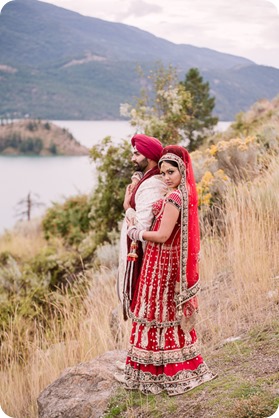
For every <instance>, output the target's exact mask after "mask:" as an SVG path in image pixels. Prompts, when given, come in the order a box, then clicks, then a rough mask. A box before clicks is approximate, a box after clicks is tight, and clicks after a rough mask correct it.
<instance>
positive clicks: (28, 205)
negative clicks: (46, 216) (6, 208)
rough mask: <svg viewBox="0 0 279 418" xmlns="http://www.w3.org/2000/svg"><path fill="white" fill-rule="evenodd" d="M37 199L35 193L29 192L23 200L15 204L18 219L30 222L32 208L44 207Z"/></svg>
mask: <svg viewBox="0 0 279 418" xmlns="http://www.w3.org/2000/svg"><path fill="white" fill-rule="evenodd" d="M38 197H39V195H38V194H37V193H31V192H29V193H28V195H27V196H26V197H25V198H24V199H21V200H20V201H19V202H18V203H17V208H16V216H17V217H19V218H20V220H23V219H26V220H27V221H31V214H32V211H33V208H35V207H40V206H45V204H44V203H42V202H40V201H39V200H38Z"/></svg>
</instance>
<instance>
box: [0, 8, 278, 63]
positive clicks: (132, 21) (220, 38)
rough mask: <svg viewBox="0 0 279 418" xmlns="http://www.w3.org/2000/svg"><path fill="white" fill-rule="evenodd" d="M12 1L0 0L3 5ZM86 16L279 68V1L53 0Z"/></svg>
mask: <svg viewBox="0 0 279 418" xmlns="http://www.w3.org/2000/svg"><path fill="white" fill-rule="evenodd" d="M5 3H7V1H1V0H0V8H2V6H3V5H4V4H5ZM47 3H52V4H55V5H57V6H61V7H64V8H65V9H70V10H73V11H76V12H79V13H80V14H82V15H85V16H93V17H98V18H101V19H104V20H107V21H111V22H120V23H125V24H127V25H132V26H136V27H138V28H139V29H143V30H146V31H148V32H150V33H152V34H154V35H156V36H158V37H160V38H164V39H167V40H169V41H172V42H175V43H181V44H190V45H194V46H200V47H207V48H211V49H215V50H217V51H221V52H226V53H230V54H234V55H239V56H243V57H246V58H249V59H251V60H253V61H255V62H256V63H257V64H263V65H269V66H273V67H277V68H279V0H233V1H226V0H211V1H209V0H171V1H170V0H118V1H116V0H53V1H48V2H47Z"/></svg>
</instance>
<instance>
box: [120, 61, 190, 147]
mask: <svg viewBox="0 0 279 418" xmlns="http://www.w3.org/2000/svg"><path fill="white" fill-rule="evenodd" d="M138 71H139V73H140V76H141V79H142V85H143V88H142V90H141V95H140V97H139V98H137V100H136V104H135V106H134V107H133V106H132V105H130V104H127V103H124V104H122V105H121V107H120V114H121V115H122V116H128V117H129V118H130V124H131V125H132V126H134V127H135V128H136V129H137V130H139V131H141V132H143V133H145V134H146V135H150V136H155V137H156V138H158V139H160V141H161V142H162V144H163V145H168V144H177V143H179V142H181V140H182V139H183V132H182V131H181V128H182V127H183V126H184V125H185V124H187V121H188V119H189V117H188V114H187V109H189V107H190V104H191V97H190V93H188V92H187V91H186V90H185V88H184V86H183V85H181V84H179V82H178V78H177V71H176V69H175V68H174V67H172V66H171V65H170V66H169V67H168V68H165V67H164V66H163V65H162V64H161V63H157V65H156V67H155V69H154V70H152V71H150V72H149V75H148V76H145V74H144V73H143V71H142V69H141V68H139V70H138Z"/></svg>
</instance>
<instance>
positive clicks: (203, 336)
mask: <svg viewBox="0 0 279 418" xmlns="http://www.w3.org/2000/svg"><path fill="white" fill-rule="evenodd" d="M278 185H279V165H278V164H277V165H276V164H275V165H274V167H273V172H271V173H269V174H266V175H265V176H263V177H262V178H261V180H258V181H257V182H254V183H249V184H247V183H246V184H242V185H239V186H238V187H237V189H232V190H231V192H230V194H229V195H228V197H227V201H226V214H225V215H224V216H225V233H224V235H222V236H220V235H218V234H217V233H216V234H214V233H212V231H211V232H210V233H209V232H208V233H207V234H205V236H204V238H203V242H202V261H201V280H202V287H203V290H202V292H201V294H200V298H199V300H200V321H199V324H198V326H197V331H198V335H199V336H200V340H201V343H202V353H203V354H205V357H206V356H207V355H208V354H210V352H211V351H212V350H213V349H214V348H216V346H219V345H220V344H222V342H223V341H224V340H225V339H227V338H229V337H237V336H239V335H242V334H244V333H246V332H247V331H249V330H250V329H251V328H253V327H254V326H255V324H257V325H258V326H259V324H260V326H262V327H263V328H264V327H265V326H266V325H267V324H268V323H272V320H273V318H274V317H275V315H276V313H275V307H276V303H275V302H277V304H278V299H279V296H278V287H276V285H278V274H279V259H278V254H279V239H278V232H279V231H278V225H279V210H278V209H279V207H278V206H279V203H278ZM18 245H19V246H20V245H21V244H18ZM105 251H106V254H105V255H103V257H108V258H109V259H110V256H109V254H108V253H107V252H108V249H107V248H106V249H105ZM113 251H114V249H113ZM111 258H112V257H111ZM104 264H106V263H105V261H104ZM85 275H86V276H87V278H88V279H89V283H90V284H89V285H88V287H87V288H85V289H84V295H83V297H82V298H80V295H78V294H76V295H75V293H73V295H72V296H63V297H61V300H60V299H59V298H58V297H57V298H56V299H55V300H54V299H51V298H50V297H49V299H48V300H47V303H49V304H55V305H56V308H57V309H56V311H57V312H58V313H59V314H57V317H54V318H53V319H52V321H51V323H48V325H49V326H48V332H47V333H45V332H44V331H43V328H42V326H41V324H40V323H34V322H32V321H31V320H27V319H23V318H21V317H15V319H14V320H13V322H12V323H11V325H10V329H9V330H7V334H6V339H5V342H4V344H3V346H2V347H1V354H2V364H1V368H2V370H1V379H0V398H1V405H2V408H3V410H4V411H6V413H8V415H11V416H12V417H14V418H17V417H18V418H23V417H28V418H34V417H36V416H37V414H36V399H37V397H38V395H39V393H40V392H41V390H43V389H44V388H45V387H46V386H47V385H48V384H49V383H51V382H52V381H54V380H55V379H56V378H57V377H58V376H59V375H60V373H61V372H62V371H63V370H64V369H65V368H67V367H69V366H72V365H74V364H76V363H78V362H83V361H88V360H91V359H92V358H94V357H96V356H98V355H99V354H101V353H103V352H105V351H108V350H112V349H115V348H127V342H128V338H129V327H130V324H129V323H124V322H122V321H121V320H120V322H118V318H119V317H121V313H120V310H119V308H118V307H117V306H118V301H117V297H116V290H115V278H116V266H115V267H114V268H110V269H108V268H102V269H101V270H100V271H98V272H96V271H87V272H85ZM81 299H82V303H81ZM61 318H62V319H61ZM112 322H113V326H112ZM19 336H20V337H19Z"/></svg>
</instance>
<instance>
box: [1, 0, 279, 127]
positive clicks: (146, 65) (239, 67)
mask: <svg viewBox="0 0 279 418" xmlns="http://www.w3.org/2000/svg"><path fill="white" fill-rule="evenodd" d="M0 39H1V40H2V41H1V42H0V81H1V82H0V94H1V99H2V100H1V105H0V116H1V115H6V114H7V113H8V114H12V115H14V117H23V116H24V115H26V114H27V115H30V116H31V117H35V118H38V117H41V118H44V119H45V118H48V119H65V118H66V119H89V120H90V119H93V120H94V119H96V120H98V119H111V118H113V119H120V115H119V106H120V103H123V102H131V100H132V98H133V97H138V96H139V92H140V82H141V81H140V79H139V76H138V75H137V73H136V67H137V65H140V66H141V67H142V68H143V70H144V71H145V72H148V71H149V70H150V69H151V68H153V67H154V65H155V63H156V62H158V61H160V62H162V63H163V64H164V65H170V64H171V65H173V66H175V67H176V68H177V70H178V75H179V77H180V79H184V77H185V74H186V72H187V71H188V70H189V68H192V67H197V68H199V70H200V72H201V74H202V75H203V77H204V79H205V80H206V81H209V82H210V87H211V89H212V93H213V94H214V95H215V97H216V108H215V113H217V115H218V116H219V118H220V119H222V120H232V119H233V117H234V115H235V113H238V112H240V111H245V110H246V109H248V108H249V106H250V105H251V104H252V103H254V102H255V101H257V100H258V99H261V98H263V97H265V98H267V99H272V98H273V97H274V96H275V95H276V93H277V92H278V91H279V69H275V68H273V67H265V66H259V65H257V64H255V63H254V62H253V61H251V60H249V59H246V58H243V57H238V56H235V55H231V54H225V53H221V52H218V51H215V50H211V49H209V48H200V47H195V46H192V45H187V44H174V43H172V42H170V41H167V40H165V39H161V38H159V37H156V36H155V35H152V34H150V33H148V32H146V31H143V30H141V29H138V28H136V27H134V26H128V25H125V24H122V23H116V22H107V21H105V20H102V19H98V18H94V17H88V16H83V15H81V14H79V13H76V12H72V11H69V10H67V9H64V8H61V7H57V6H54V5H52V4H49V3H45V2H41V1H38V0H13V1H11V2H9V3H6V4H5V6H4V7H3V9H2V13H1V14H0ZM7 68H8V70H7ZM244 69H246V70H244ZM251 74H252V77H251ZM271 75H272V76H271ZM270 77H271V78H270ZM262 79H264V83H262ZM228 90H229V94H228V93H227V91H228ZM238 94H239V96H240V97H238ZM49 102H51V106H50V104H49Z"/></svg>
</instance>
